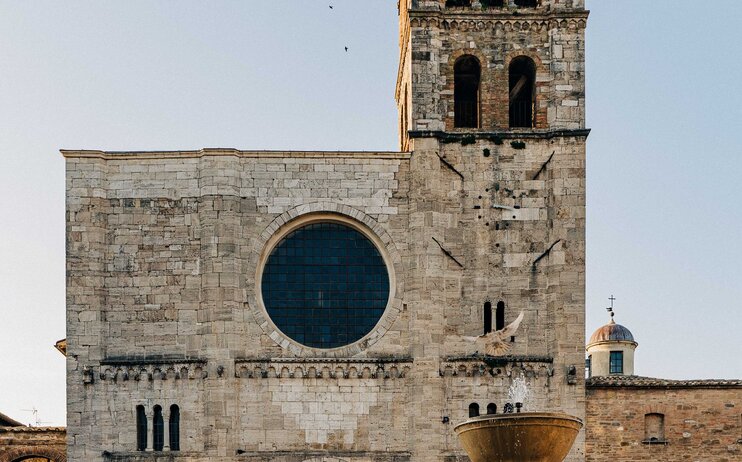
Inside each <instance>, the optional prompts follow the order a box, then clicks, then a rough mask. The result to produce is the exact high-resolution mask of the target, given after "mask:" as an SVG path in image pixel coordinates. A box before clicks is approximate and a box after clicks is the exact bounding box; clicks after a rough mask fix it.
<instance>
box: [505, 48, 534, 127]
mask: <svg viewBox="0 0 742 462" xmlns="http://www.w3.org/2000/svg"><path fill="white" fill-rule="evenodd" d="M509 75H510V128H533V125H534V124H533V115H534V107H535V105H536V64H535V63H534V62H533V60H532V59H531V58H528V57H526V56H520V57H518V58H515V59H514V60H513V61H512V62H511V63H510V69H509Z"/></svg>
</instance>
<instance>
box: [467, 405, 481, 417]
mask: <svg viewBox="0 0 742 462" xmlns="http://www.w3.org/2000/svg"><path fill="white" fill-rule="evenodd" d="M469 417H479V404H477V403H471V404H470V405H469Z"/></svg>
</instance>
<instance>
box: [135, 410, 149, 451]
mask: <svg viewBox="0 0 742 462" xmlns="http://www.w3.org/2000/svg"><path fill="white" fill-rule="evenodd" d="M146 449H147V414H146V413H145V412H144V406H137V451H145V450H146Z"/></svg>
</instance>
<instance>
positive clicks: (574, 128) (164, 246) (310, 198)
mask: <svg viewBox="0 0 742 462" xmlns="http://www.w3.org/2000/svg"><path fill="white" fill-rule="evenodd" d="M407 3H409V2H402V4H401V6H402V11H401V18H402V51H401V55H402V62H401V67H400V87H399V88H398V95H408V96H407V97H404V96H400V108H401V112H400V113H401V116H400V127H401V128H400V130H401V138H402V146H403V152H394V153H385V152H340V153H332V152H252V151H238V150H231V149H208V150H201V151H181V152H147V153H138V152H130V153H108V152H99V151H65V152H64V153H63V154H64V155H65V157H66V159H67V275H68V277H67V282H68V284H67V287H68V290H67V314H68V326H67V328H68V339H67V340H68V358H67V361H68V384H67V385H68V431H69V439H68V450H69V458H70V460H73V461H88V460H98V459H99V458H100V457H101V454H103V453H104V451H106V455H105V458H106V460H145V459H146V460H160V459H162V460H166V459H163V458H162V455H156V454H152V455H150V454H147V453H144V454H142V453H136V452H135V451H134V450H135V449H136V411H135V409H136V406H138V405H142V406H144V407H145V409H146V410H147V412H148V414H149V422H150V427H149V428H150V429H151V425H152V409H153V407H154V406H155V405H160V406H162V408H163V409H164V410H165V412H164V414H165V416H164V417H165V422H167V419H168V409H169V407H170V405H171V404H177V405H178V406H179V407H180V412H181V425H180V426H181V452H180V453H179V454H178V458H180V459H182V460H191V461H201V460H209V461H227V460H230V461H231V460H269V459H270V460H286V461H287V462H293V461H297V462H298V461H305V460H325V459H327V460H331V459H332V460H334V459H338V460H354V461H377V460H378V461H387V460H394V461H397V460H399V461H403V460H404V461H407V460H411V461H432V460H462V458H463V457H464V454H463V452H462V450H461V447H460V445H459V443H458V441H457V439H456V437H455V435H454V433H453V424H454V423H457V422H459V421H462V420H465V419H466V418H467V416H468V408H469V404H470V403H473V402H476V403H478V404H479V405H480V408H481V409H486V406H487V404H489V403H495V404H497V405H498V408H499V409H502V408H503V405H504V404H505V402H506V401H507V399H508V398H507V390H508V387H509V386H510V384H511V383H512V380H513V379H515V378H517V377H525V378H526V380H527V381H528V383H529V385H530V387H531V392H532V402H531V403H530V405H531V406H532V407H533V408H534V409H538V410H543V411H550V410H559V411H564V412H567V413H569V414H573V415H576V416H578V417H584V408H585V393H584V380H583V379H582V378H581V377H577V378H576V379H575V380H572V378H570V379H569V380H568V376H567V374H568V371H569V370H570V368H574V367H577V368H578V369H581V368H582V364H583V361H584V356H583V351H584V327H585V326H584V284H585V139H586V136H587V131H585V130H581V129H582V128H583V127H584V95H583V93H584V82H583V79H582V66H583V59H584V40H583V32H584V20H585V12H584V11H583V10H582V2H581V1H576V2H563V1H559V2H556V1H555V2H551V1H545V2H542V3H544V5H543V7H542V8H539V9H538V10H532V11H528V12H524V13H523V14H522V15H519V16H518V17H517V18H516V17H515V16H513V15H512V13H508V12H503V11H499V10H497V11H495V10H481V9H478V10H470V11H443V12H442V11H439V7H440V6H442V5H443V4H444V2H443V1H442V0H441V1H440V2H438V1H431V0H420V1H418V2H416V5H417V6H416V8H417V9H416V10H414V11H410V10H408V8H407V7H408V6H409V5H408V4H407ZM547 6H551V7H553V8H551V9H549V8H547ZM464 50H466V51H471V52H476V53H477V56H481V57H482V59H483V62H485V63H486V64H487V65H486V66H485V68H484V71H485V72H486V79H487V81H486V82H484V83H483V85H484V86H483V93H482V97H483V98H484V100H483V106H482V107H483V125H482V129H481V130H470V131H469V132H466V131H462V130H458V129H457V130H451V127H450V123H451V122H450V117H451V115H450V104H451V103H450V86H451V80H450V76H449V75H447V74H449V73H450V69H449V67H450V65H451V62H452V61H451V60H452V59H454V56H455V55H456V54H457V53H460V52H462V51H464ZM552 50H553V51H552ZM518 53H524V54H527V55H528V56H531V57H533V58H534V60H536V61H537V62H539V63H540V65H539V69H538V82H539V84H538V85H539V86H538V88H539V92H540V93H539V95H540V96H539V97H538V98H540V99H538V100H537V101H538V111H537V125H536V128H535V129H532V130H528V129H519V130H507V127H503V120H504V119H503V117H505V116H506V114H507V109H503V108H502V101H501V99H502V97H503V95H502V90H503V88H505V89H506V87H507V84H506V83H503V80H502V79H503V78H505V80H507V76H506V75H504V74H503V69H504V67H503V66H505V63H506V60H507V59H511V58H512V57H514V56H516V55H517V54H518ZM552 53H553V54H554V55H555V56H552ZM407 56H410V57H414V58H415V61H410V60H408V58H407ZM556 85H559V86H560V87H559V88H557V87H556ZM567 85H569V86H571V88H572V89H571V90H566V86H567ZM484 101H486V103H485V102H484ZM562 101H578V105H577V106H563V105H562ZM570 104H572V103H570ZM505 105H506V106H507V102H505ZM504 123H505V124H507V122H504ZM425 130H432V131H430V132H426V131H425ZM442 130H449V132H446V133H443V132H441V131H442ZM408 133H412V135H413V136H408ZM462 133H466V134H468V135H475V136H473V137H472V139H469V138H466V139H464V138H462V137H461V135H462ZM503 140H504V142H503ZM464 141H466V142H464ZM511 141H513V142H515V143H511ZM309 216H317V217H321V218H322V219H333V217H334V219H338V220H346V221H350V222H353V223H356V224H357V226H358V227H361V228H363V229H364V230H365V231H366V232H367V233H368V234H369V235H370V236H372V237H373V238H374V239H375V240H376V241H377V242H379V243H381V244H380V248H381V252H382V254H383V256H384V258H385V259H386V261H388V262H389V263H388V266H389V267H390V268H391V273H392V274H391V279H392V286H393V290H392V292H393V293H392V295H391V297H390V303H389V305H388V307H387V310H386V312H385V314H384V316H383V317H382V319H381V321H380V322H379V324H378V325H377V326H376V328H375V329H374V331H373V332H371V333H370V334H369V335H368V336H366V337H365V338H364V339H362V340H361V341H359V342H356V343H354V344H352V345H349V346H347V347H343V348H339V349H336V350H317V349H312V348H308V347H305V346H302V345H299V344H298V343H296V342H294V341H292V340H290V339H288V338H287V337H286V336H284V335H283V334H282V333H281V332H279V331H278V330H276V328H275V327H274V326H273V324H272V323H271V321H270V319H269V318H268V316H267V313H266V312H265V309H264V308H263V306H262V304H261V301H260V300H261V297H260V296H259V282H258V280H257V275H258V273H259V269H260V267H261V261H262V258H263V257H264V256H265V253H266V251H267V250H266V245H268V243H269V242H270V239H271V238H272V237H273V236H274V235H275V234H276V233H277V232H279V231H280V230H282V229H285V227H287V226H291V224H292V222H296V220H301V219H303V217H309ZM498 301H503V302H504V303H505V304H506V314H505V318H506V321H507V322H510V321H512V320H513V319H515V317H516V316H517V315H518V313H519V312H520V311H523V312H524V313H525V320H524V322H523V323H522V325H521V328H520V330H519V331H518V333H517V335H516V336H515V338H514V339H513V342H512V344H511V351H510V354H511V355H512V356H511V357H509V358H508V359H506V360H503V361H501V362H500V363H491V362H488V361H485V360H483V359H482V358H481V357H480V356H475V357H469V358H467V356H469V355H472V354H474V353H476V347H474V346H473V344H472V343H470V342H467V341H466V340H465V339H464V338H463V337H465V336H475V335H479V334H481V333H482V330H483V324H484V321H483V306H484V304H485V302H491V303H492V305H493V306H494V305H496V304H497V302H498ZM166 428H167V425H166ZM166 431H167V430H166ZM165 441H166V445H167V438H165ZM148 447H150V448H151V447H152V445H151V432H150V444H149V445H148ZM165 449H166V453H163V454H166V455H167V454H169V453H168V452H167V449H168V448H167V447H166V448H165ZM158 458H159V459H158ZM568 460H570V461H578V460H584V437H583V436H580V438H579V439H578V442H577V443H576V445H575V448H574V449H573V452H572V455H571V456H570V458H569V459H568Z"/></svg>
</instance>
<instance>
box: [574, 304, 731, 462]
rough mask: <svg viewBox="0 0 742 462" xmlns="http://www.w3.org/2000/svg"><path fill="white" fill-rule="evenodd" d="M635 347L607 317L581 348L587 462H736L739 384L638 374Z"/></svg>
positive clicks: (624, 330)
mask: <svg viewBox="0 0 742 462" xmlns="http://www.w3.org/2000/svg"><path fill="white" fill-rule="evenodd" d="M636 346H637V343H636V341H635V340H634V336H633V335H632V334H631V331H629V329H627V328H626V327H624V326H621V325H619V324H616V323H615V322H614V321H613V317H611V322H610V323H609V324H606V325H605V326H603V327H601V328H599V329H598V330H596V331H595V333H594V334H593V335H592V337H591V339H590V342H589V343H588V345H587V351H588V354H589V355H590V356H589V357H588V369H589V375H590V377H589V379H588V381H587V413H586V422H585V431H586V454H587V457H586V460H587V461H589V462H635V461H655V460H661V461H663V462H681V461H682V462H685V461H706V460H709V461H711V460H713V461H714V462H732V461H737V460H742V380H665V379H655V378H649V377H640V376H636V375H634V350H635V349H636Z"/></svg>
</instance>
